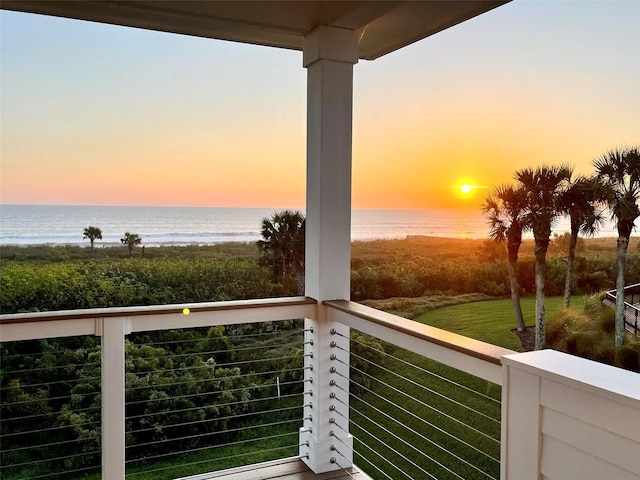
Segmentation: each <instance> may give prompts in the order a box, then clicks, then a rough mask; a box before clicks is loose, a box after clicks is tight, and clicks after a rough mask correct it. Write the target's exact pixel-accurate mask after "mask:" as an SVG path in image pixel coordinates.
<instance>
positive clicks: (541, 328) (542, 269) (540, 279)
mask: <svg viewBox="0 0 640 480" xmlns="http://www.w3.org/2000/svg"><path fill="white" fill-rule="evenodd" d="M548 248H549V239H546V240H544V239H543V240H537V239H536V240H535V250H534V255H535V258H536V347H535V349H536V350H542V349H543V348H545V346H546V341H547V332H546V328H545V323H544V310H545V308H544V302H545V297H544V285H545V282H546V279H547V249H548Z"/></svg>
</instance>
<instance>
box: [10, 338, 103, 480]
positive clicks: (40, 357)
mask: <svg viewBox="0 0 640 480" xmlns="http://www.w3.org/2000/svg"><path fill="white" fill-rule="evenodd" d="M96 358H97V359H98V360H99V358H100V339H99V338H98V337H75V338H56V339H49V340H32V341H29V340H27V341H16V342H4V343H3V344H2V345H1V346H0V376H1V379H2V380H1V384H0V398H1V399H2V401H1V402H0V403H1V407H0V408H1V411H0V478H2V479H6V480H17V479H61V478H70V477H74V476H75V477H78V478H79V477H82V476H86V475H88V474H92V473H95V474H99V471H100V462H101V435H100V429H101V407H100V389H101V375H100V373H101V372H100V362H99V361H98V362H96V361H95V360H96Z"/></svg>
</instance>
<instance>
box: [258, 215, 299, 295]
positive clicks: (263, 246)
mask: <svg viewBox="0 0 640 480" xmlns="http://www.w3.org/2000/svg"><path fill="white" fill-rule="evenodd" d="M261 233H262V238H263V240H259V241H258V248H259V249H260V252H261V259H260V261H261V263H262V264H263V265H268V266H270V267H271V268H272V270H273V281H274V282H275V283H281V284H282V286H283V288H284V290H285V292H287V293H289V292H291V290H292V283H293V281H294V279H295V280H297V293H298V294H303V293H304V242H305V238H304V236H305V235H304V233H305V218H304V215H303V214H302V213H300V212H298V211H291V210H283V211H281V212H276V213H274V214H273V216H272V217H271V218H265V219H263V220H262V231H261Z"/></svg>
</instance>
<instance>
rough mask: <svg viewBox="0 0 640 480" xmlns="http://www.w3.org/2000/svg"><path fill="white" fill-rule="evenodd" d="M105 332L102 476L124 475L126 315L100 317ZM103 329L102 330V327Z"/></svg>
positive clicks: (116, 477)
mask: <svg viewBox="0 0 640 480" xmlns="http://www.w3.org/2000/svg"><path fill="white" fill-rule="evenodd" d="M97 323H98V324H101V326H102V328H101V332H98V333H102V478H104V479H109V480H124V478H125V391H124V390H125V379H124V373H125V367H124V338H125V335H126V334H127V333H129V331H130V322H129V321H128V319H127V318H126V317H119V318H106V319H99V320H98V322H97ZM99 330H100V329H99Z"/></svg>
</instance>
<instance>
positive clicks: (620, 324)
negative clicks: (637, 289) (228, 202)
mask: <svg viewBox="0 0 640 480" xmlns="http://www.w3.org/2000/svg"><path fill="white" fill-rule="evenodd" d="M617 247H618V250H617V257H618V277H617V278H616V332H615V343H616V348H618V347H620V346H621V345H622V343H623V342H624V310H625V309H624V270H625V266H626V263H627V248H628V247H629V237H625V236H620V235H619V236H618V242H617Z"/></svg>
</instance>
